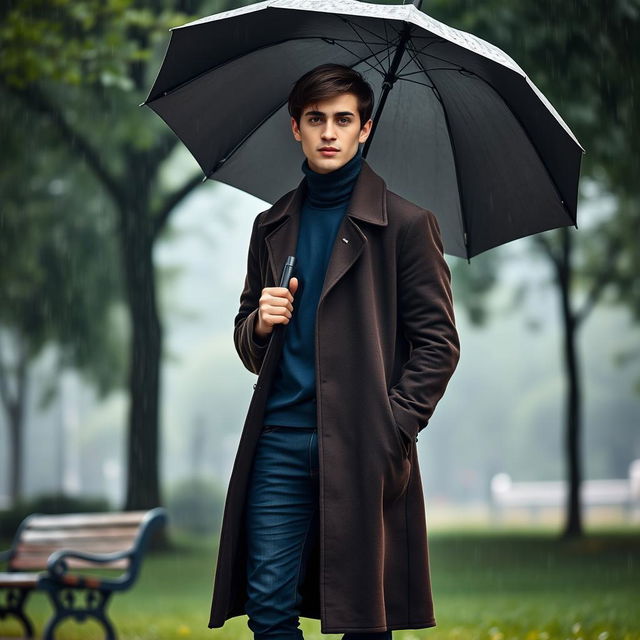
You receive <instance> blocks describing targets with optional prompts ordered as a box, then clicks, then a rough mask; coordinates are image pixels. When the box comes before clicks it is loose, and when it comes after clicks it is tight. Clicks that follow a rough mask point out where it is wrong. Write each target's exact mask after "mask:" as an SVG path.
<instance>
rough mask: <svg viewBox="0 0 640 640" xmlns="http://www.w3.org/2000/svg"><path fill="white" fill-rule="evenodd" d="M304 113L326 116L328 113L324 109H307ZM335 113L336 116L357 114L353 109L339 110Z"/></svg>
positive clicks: (306, 114)
mask: <svg viewBox="0 0 640 640" xmlns="http://www.w3.org/2000/svg"><path fill="white" fill-rule="evenodd" d="M304 115H305V116H324V115H327V114H326V113H325V112H324V111H307V112H306V113H305V114H304ZM335 115H336V116H353V115H355V113H352V112H351V111H338V112H337V113H336V114H335Z"/></svg>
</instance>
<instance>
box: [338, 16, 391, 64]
mask: <svg viewBox="0 0 640 640" xmlns="http://www.w3.org/2000/svg"><path fill="white" fill-rule="evenodd" d="M341 19H342V20H343V22H346V23H347V24H348V25H349V27H350V28H351V30H352V31H353V32H354V33H355V34H356V36H358V38H360V40H362V44H364V46H365V47H367V49H369V52H370V53H371V55H372V56H373V57H374V58H375V59H376V62H377V63H378V64H379V65H380V68H381V69H382V71H381V72H380V73H381V74H382V75H383V76H384V75H385V69H384V67H383V66H382V63H381V62H380V60H378V56H377V55H376V54H375V53H374V52H373V50H372V49H371V47H370V46H369V45H368V44H367V43H366V42H365V41H364V40H363V39H362V36H361V35H360V34H359V33H358V31H357V30H356V28H355V26H354V25H353V24H352V23H351V21H350V20H347V19H346V18H341ZM373 35H376V34H373ZM380 39H381V40H382V37H380ZM384 43H385V44H386V45H387V47H388V46H389V41H388V40H386V41H384Z"/></svg>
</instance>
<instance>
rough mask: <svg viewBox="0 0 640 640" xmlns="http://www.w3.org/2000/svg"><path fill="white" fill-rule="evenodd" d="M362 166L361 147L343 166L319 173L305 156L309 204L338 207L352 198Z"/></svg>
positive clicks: (304, 163) (304, 167) (303, 166)
mask: <svg viewBox="0 0 640 640" xmlns="http://www.w3.org/2000/svg"><path fill="white" fill-rule="evenodd" d="M361 167H362V151H361V150H360V148H358V150H357V151H356V153H355V154H354V156H353V157H352V158H351V159H350V160H349V161H348V162H346V163H345V164H343V165H342V166H341V167H339V168H338V169H336V170H335V171H330V172H329V173H318V172H317V171H314V170H313V169H311V167H310V166H309V162H308V160H307V159H306V158H305V159H304V162H303V163H302V171H303V173H304V174H305V176H306V180H305V182H306V185H307V193H306V197H307V200H308V202H309V204H310V205H311V206H313V207H325V208H326V207H337V206H340V205H343V204H345V203H347V202H348V201H349V199H350V198H351V192H352V190H353V187H354V185H355V183H356V180H357V178H358V175H359V173H360V169H361Z"/></svg>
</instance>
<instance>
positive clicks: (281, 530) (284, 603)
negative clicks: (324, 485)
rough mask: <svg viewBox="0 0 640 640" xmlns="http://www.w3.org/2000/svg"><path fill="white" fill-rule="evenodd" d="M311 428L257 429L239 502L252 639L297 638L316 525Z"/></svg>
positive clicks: (314, 440) (299, 637)
mask: <svg viewBox="0 0 640 640" xmlns="http://www.w3.org/2000/svg"><path fill="white" fill-rule="evenodd" d="M317 456H318V452H317V432H316V431H315V429H303V428H299V427H289V428H287V427H277V428H275V429H274V428H272V429H270V430H267V431H265V432H263V433H262V434H261V437H260V441H259V442H258V446H257V449H256V453H255V457H254V462H253V468H252V476H251V481H250V486H249V490H248V494H247V501H246V506H245V524H246V530H247V602H246V612H247V615H248V616H249V620H248V626H249V628H250V629H251V630H252V631H253V633H254V638H255V639H256V640H269V639H273V640H302V637H303V636H302V632H301V630H300V629H299V618H298V616H299V614H300V609H299V605H300V601H301V596H300V593H299V586H300V584H301V583H302V581H303V580H304V576H305V572H306V563H307V559H308V554H309V551H310V549H311V547H312V544H313V542H314V539H315V538H314V536H316V535H317V528H318V515H319V514H318V492H317V489H318V484H317V481H318V467H317Z"/></svg>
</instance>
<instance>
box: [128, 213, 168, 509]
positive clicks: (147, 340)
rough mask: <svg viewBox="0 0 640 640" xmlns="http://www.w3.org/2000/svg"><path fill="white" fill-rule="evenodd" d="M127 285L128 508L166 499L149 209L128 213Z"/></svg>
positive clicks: (147, 506)
mask: <svg viewBox="0 0 640 640" xmlns="http://www.w3.org/2000/svg"><path fill="white" fill-rule="evenodd" d="M123 221H124V224H123V225H122V228H121V240H122V250H123V260H124V265H125V273H124V278H125V284H126V290H127V299H128V303H129V314H130V319H131V349H130V353H131V357H130V361H129V381H128V384H129V417H128V447H127V452H128V456H129V457H128V461H127V495H126V500H125V507H124V508H125V509H126V510H136V509H151V508H153V507H157V506H159V505H161V504H162V500H161V496H160V479H159V468H158V456H159V450H160V447H159V420H158V414H159V410H158V404H159V387H160V360H161V351H162V328H161V326H160V320H159V317H158V309H157V305H156V288H155V279H154V268H153V238H152V235H151V233H150V232H149V230H148V229H147V228H146V227H147V225H148V220H147V219H146V216H145V215H144V211H142V210H139V211H133V212H131V211H130V212H129V213H128V215H126V214H125V215H124V216H123Z"/></svg>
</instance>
